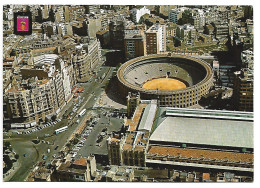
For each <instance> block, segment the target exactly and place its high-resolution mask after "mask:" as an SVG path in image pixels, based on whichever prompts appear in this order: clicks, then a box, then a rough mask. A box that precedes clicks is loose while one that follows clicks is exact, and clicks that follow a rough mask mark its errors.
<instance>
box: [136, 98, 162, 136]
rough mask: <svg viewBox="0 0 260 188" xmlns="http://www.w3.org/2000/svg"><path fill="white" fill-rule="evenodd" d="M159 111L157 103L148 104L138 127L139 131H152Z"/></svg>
mask: <svg viewBox="0 0 260 188" xmlns="http://www.w3.org/2000/svg"><path fill="white" fill-rule="evenodd" d="M156 111H157V104H156V102H153V103H151V104H148V105H147V106H146V108H145V110H144V113H143V116H142V119H141V122H140V125H139V127H138V130H148V131H151V129H152V126H153V120H154V118H155V115H156Z"/></svg>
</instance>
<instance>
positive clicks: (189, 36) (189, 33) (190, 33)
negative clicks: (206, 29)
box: [176, 24, 196, 44]
mask: <svg viewBox="0 0 260 188" xmlns="http://www.w3.org/2000/svg"><path fill="white" fill-rule="evenodd" d="M176 37H177V40H179V41H181V42H184V44H193V43H194V40H195V38H196V29H195V28H194V26H192V25H190V24H185V25H181V26H178V27H177V29H176Z"/></svg>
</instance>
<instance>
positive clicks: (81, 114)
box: [79, 109, 87, 117]
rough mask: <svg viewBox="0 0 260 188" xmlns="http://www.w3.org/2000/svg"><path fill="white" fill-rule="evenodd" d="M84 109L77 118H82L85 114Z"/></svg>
mask: <svg viewBox="0 0 260 188" xmlns="http://www.w3.org/2000/svg"><path fill="white" fill-rule="evenodd" d="M86 111H87V110H86V109H83V110H82V111H81V112H80V113H79V117H82V116H83V115H84V114H85V113H86Z"/></svg>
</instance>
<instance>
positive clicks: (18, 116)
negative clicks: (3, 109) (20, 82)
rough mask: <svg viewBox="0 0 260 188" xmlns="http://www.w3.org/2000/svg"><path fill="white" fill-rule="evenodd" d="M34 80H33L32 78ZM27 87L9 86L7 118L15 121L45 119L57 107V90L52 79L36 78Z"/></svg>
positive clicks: (53, 112)
mask: <svg viewBox="0 0 260 188" xmlns="http://www.w3.org/2000/svg"><path fill="white" fill-rule="evenodd" d="M33 81H34V80H33ZM29 82H30V80H28V86H25V85H24V87H28V89H25V88H24V89H23V88H20V89H15V88H11V89H10V90H8V92H7V99H6V104H7V112H8V113H7V114H8V116H9V119H10V120H12V121H14V122H16V121H18V120H20V121H21V120H22V121H24V122H32V121H36V122H39V121H40V120H41V121H45V118H46V117H49V118H50V117H51V116H52V115H53V114H55V112H56V110H57V109H58V108H59V103H57V102H56V101H57V92H56V91H55V84H54V81H53V80H38V81H37V80H36V83H32V84H29Z"/></svg>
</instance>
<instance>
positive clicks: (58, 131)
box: [55, 126, 68, 134]
mask: <svg viewBox="0 0 260 188" xmlns="http://www.w3.org/2000/svg"><path fill="white" fill-rule="evenodd" d="M66 130H68V126H65V127H61V128H59V129H56V130H55V134H59V133H61V132H63V131H66Z"/></svg>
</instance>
